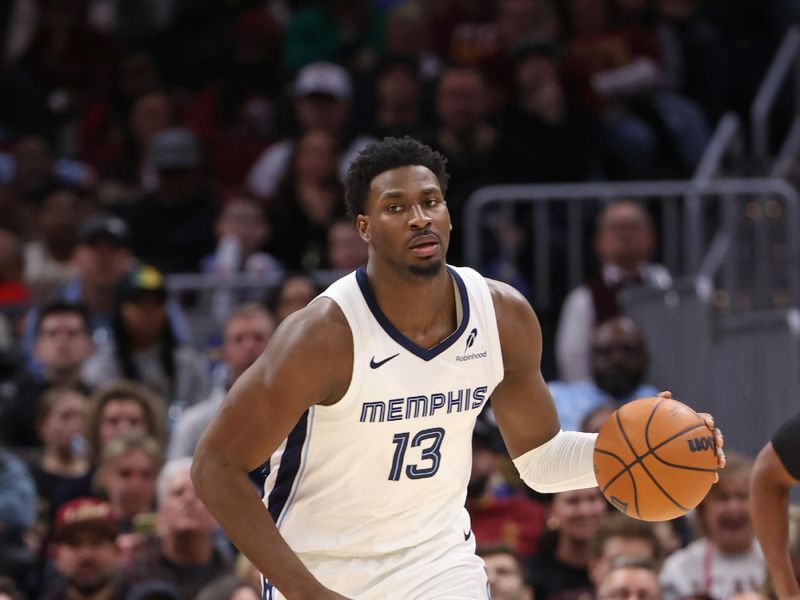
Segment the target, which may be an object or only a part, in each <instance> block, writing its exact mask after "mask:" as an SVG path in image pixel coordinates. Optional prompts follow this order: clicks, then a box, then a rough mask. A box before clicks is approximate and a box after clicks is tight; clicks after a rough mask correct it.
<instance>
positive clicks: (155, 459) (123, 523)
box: [93, 434, 163, 565]
mask: <svg viewBox="0 0 800 600" xmlns="http://www.w3.org/2000/svg"><path fill="white" fill-rule="evenodd" d="M162 463H163V450H162V448H161V445H160V444H159V443H158V442H156V441H155V439H154V438H152V437H150V436H145V435H142V434H125V435H123V436H120V437H117V438H114V439H112V440H111V441H110V442H108V444H106V445H105V447H104V448H103V452H102V453H101V455H100V462H99V465H98V467H97V471H96V474H95V477H94V481H93V483H94V486H95V489H96V490H97V491H98V492H99V493H101V494H102V495H103V497H105V498H106V499H107V500H108V502H109V504H110V505H111V509H112V512H113V514H114V518H115V519H116V520H117V526H118V527H119V531H120V535H119V536H118V537H117V546H118V547H119V549H120V552H121V553H122V559H123V563H124V564H126V565H128V564H131V563H132V562H133V560H134V557H135V556H136V554H137V553H138V552H139V551H140V550H141V549H142V548H144V547H145V545H146V543H147V534H148V533H149V532H151V530H152V528H153V526H154V523H155V519H154V515H153V513H152V511H153V509H154V508H155V498H156V478H157V477H158V472H159V470H160V469H161V465H162Z"/></svg>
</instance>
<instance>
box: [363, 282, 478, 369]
mask: <svg viewBox="0 0 800 600" xmlns="http://www.w3.org/2000/svg"><path fill="white" fill-rule="evenodd" d="M447 271H448V272H449V273H450V275H451V276H452V277H453V279H454V280H455V282H456V286H457V287H458V294H459V296H461V310H462V316H461V322H460V323H459V324H458V328H457V329H456V330H455V331H454V332H453V333H451V334H450V335H448V336H447V337H446V338H445V339H443V340H442V341H441V342H440V343H438V344H436V345H435V346H434V347H433V348H423V347H422V346H419V345H418V344H416V343H414V342H413V341H411V340H410V339H408V338H407V337H406V336H404V335H403V334H402V333H401V332H400V331H399V330H398V329H397V327H395V326H394V325H393V324H392V322H391V321H390V320H389V319H388V317H387V316H386V315H385V314H384V312H383V311H382V310H381V307H380V306H378V301H377V300H376V299H375V294H374V293H373V292H372V287H371V286H370V284H369V278H368V277H367V268H366V267H359V268H358V270H357V271H356V281H358V287H359V288H360V289H361V294H362V295H363V296H364V300H366V301H367V306H369V309H370V311H371V312H372V316H373V317H375V320H376V321H378V324H379V325H380V326H381V328H382V329H383V330H384V331H385V332H386V333H387V335H388V336H389V337H390V338H392V339H393V340H394V341H395V342H397V343H398V344H400V345H401V346H402V347H403V348H405V349H406V350H408V351H409V352H411V353H412V354H414V355H415V356H418V357H419V358H421V359H422V360H425V361H429V360H431V359H434V358H436V357H437V356H439V355H440V354H441V353H442V352H444V351H445V350H447V349H448V348H449V347H450V346H452V345H453V344H455V343H456V340H458V339H459V338H460V337H461V336H462V334H463V333H464V330H466V328H467V325H468V324H469V296H468V295H467V287H466V286H465V285H464V281H463V280H462V279H461V276H460V275H459V274H458V273H456V271H455V270H454V269H451V268H450V267H447Z"/></svg>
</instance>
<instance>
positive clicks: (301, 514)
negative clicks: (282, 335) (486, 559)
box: [262, 267, 503, 558]
mask: <svg viewBox="0 0 800 600" xmlns="http://www.w3.org/2000/svg"><path fill="white" fill-rule="evenodd" d="M448 269H449V272H450V274H451V276H452V278H453V280H454V281H455V283H456V287H457V290H458V298H459V300H460V303H461V319H460V322H459V324H458V327H457V329H456V330H455V331H454V332H453V333H452V334H451V335H450V336H448V337H447V338H446V339H445V340H443V341H442V342H441V343H439V344H437V345H436V346H434V347H433V348H421V347H419V346H418V345H416V344H415V343H414V342H412V341H411V340H410V339H408V338H406V337H405V336H404V335H403V334H402V333H400V332H399V331H398V330H397V329H396V328H395V327H394V326H393V325H392V324H391V322H389V320H388V319H387V318H386V316H385V315H384V314H383V312H381V309H380V308H379V307H378V305H377V303H376V301H375V297H374V295H373V293H372V290H371V288H370V286H369V281H368V278H367V274H366V270H365V269H364V268H361V269H359V270H358V271H356V272H355V273H352V274H350V275H348V276H346V277H344V278H342V279H340V280H339V281H337V282H335V283H334V284H333V285H331V286H330V287H329V288H328V289H327V290H326V291H325V292H324V293H323V294H322V296H326V297H328V298H331V299H333V300H334V301H335V302H336V303H337V304H338V305H339V307H341V310H342V312H343V313H344V315H345V317H346V318H347V322H348V323H349V325H350V329H351V331H352V334H353V373H352V378H351V382H350V387H349V388H348V390H347V392H346V393H345V395H344V397H343V398H342V399H341V400H340V401H339V402H337V403H336V404H335V405H332V406H321V405H317V406H314V407H312V408H310V409H309V410H308V411H306V413H305V414H304V415H303V417H302V418H301V419H300V421H299V422H298V424H297V425H296V426H295V428H294V429H293V430H292V432H291V433H290V434H289V436H288V438H287V439H286V440H285V441H284V443H283V444H282V445H281V447H280V448H279V449H278V450H277V451H276V452H275V453H274V454H273V456H272V457H271V459H270V461H269V464H268V466H267V465H265V467H264V469H263V473H262V474H263V475H266V480H265V482H264V503H265V504H266V505H267V508H268V509H269V511H270V513H271V514H272V517H273V518H274V519H275V522H276V524H277V526H278V528H279V530H280V532H281V534H282V535H283V537H284V538H285V539H286V541H287V542H288V543H289V545H290V546H291V548H292V549H293V550H294V551H295V552H296V553H297V554H298V555H300V556H301V557H303V556H304V555H305V556H307V557H309V556H317V557H323V556H328V557H341V558H346V557H354V558H355V557H359V558H368V557H378V556H381V555H385V554H388V553H393V552H397V551H400V550H403V549H406V548H410V547H412V546H416V545H418V544H420V543H423V542H425V541H427V540H430V539H433V538H435V537H436V536H437V535H440V534H442V532H444V531H445V530H448V531H450V532H452V530H453V524H454V522H455V521H456V520H459V521H460V522H462V523H463V524H464V526H462V527H461V528H463V529H464V536H465V539H466V538H467V537H468V535H469V518H468V516H467V515H466V511H465V509H464V501H465V499H466V490H467V483H468V481H469V476H470V469H471V464H472V461H471V456H472V445H471V441H472V430H473V427H474V425H475V419H476V417H477V416H478V413H480V411H481V410H482V409H483V407H484V404H485V403H486V401H487V400H488V398H489V395H490V394H491V393H492V391H493V390H494V388H495V386H496V385H497V384H498V383H499V382H500V381H501V380H502V378H503V360H502V356H501V352H500V340H499V336H498V332H497V321H496V318H495V311H494V305H493V304H492V299H491V296H490V293H489V287H488V285H487V283H486V281H485V280H484V279H483V277H482V276H481V275H480V274H478V273H477V272H475V271H473V270H472V269H468V268H453V267H448ZM308 377H314V365H313V364H309V365H308ZM448 535H451V533H449V534H448ZM462 543H463V542H462Z"/></svg>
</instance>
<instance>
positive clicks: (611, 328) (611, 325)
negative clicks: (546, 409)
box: [547, 316, 658, 430]
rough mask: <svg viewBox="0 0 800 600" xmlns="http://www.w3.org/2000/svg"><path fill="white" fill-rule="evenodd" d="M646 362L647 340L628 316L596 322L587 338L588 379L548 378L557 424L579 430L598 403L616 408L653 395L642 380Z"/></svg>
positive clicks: (566, 428)
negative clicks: (550, 379) (558, 422)
mask: <svg viewBox="0 0 800 600" xmlns="http://www.w3.org/2000/svg"><path fill="white" fill-rule="evenodd" d="M649 364H650V357H649V353H648V350H647V342H646V340H645V338H644V335H643V334H642V332H641V330H640V329H639V327H638V326H637V325H636V323H634V322H633V321H632V320H631V319H630V318H629V317H622V316H620V317H613V318H611V319H609V320H607V321H605V322H603V323H602V324H601V325H599V326H598V327H597V328H596V329H595V330H594V333H593V334H592V339H591V371H592V379H591V380H590V381H574V382H569V383H567V382H563V381H551V382H550V383H548V384H547V387H548V388H549V389H550V394H551V395H552V396H553V401H554V402H555V404H556V410H557V411H558V418H559V420H560V421H561V427H563V428H564V429H565V430H580V428H581V424H582V423H583V421H584V419H585V417H586V416H587V415H589V414H590V413H591V412H593V411H595V410H597V409H598V408H600V407H601V406H608V407H610V408H612V409H613V410H616V409H617V408H619V406H621V405H622V404H624V403H625V402H629V401H630V400H635V399H636V398H646V397H650V396H655V395H656V394H657V393H658V390H657V389H656V388H655V387H653V386H652V385H649V384H647V383H645V382H644V376H645V374H646V373H647V368H648V366H649Z"/></svg>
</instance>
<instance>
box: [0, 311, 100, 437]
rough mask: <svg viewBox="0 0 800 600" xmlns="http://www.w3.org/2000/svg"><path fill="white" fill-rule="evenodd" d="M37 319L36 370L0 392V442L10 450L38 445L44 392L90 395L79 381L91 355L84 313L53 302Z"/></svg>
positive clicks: (90, 343)
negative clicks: (66, 389) (73, 390)
mask: <svg viewBox="0 0 800 600" xmlns="http://www.w3.org/2000/svg"><path fill="white" fill-rule="evenodd" d="M28 318H33V317H32V316H29V317H28ZM36 318H37V319H38V322H37V323H36V324H35V326H34V330H35V331H36V342H35V346H34V356H35V357H36V360H37V361H38V363H39V367H37V368H33V367H28V368H27V369H26V370H25V371H23V372H22V373H21V374H20V375H19V377H17V378H16V379H15V380H14V381H12V382H10V383H9V384H8V385H5V386H3V387H2V388H0V439H2V441H3V443H5V444H8V445H10V446H29V447H32V446H38V445H39V444H40V440H39V436H38V433H37V431H36V406H37V402H38V401H39V398H40V396H41V395H42V393H43V392H45V391H46V390H47V389H49V388H51V387H53V386H73V387H78V388H80V389H81V390H82V391H83V392H84V393H88V392H89V387H88V385H86V384H85V383H84V382H83V380H82V377H81V368H82V365H83V364H84V363H85V361H86V360H87V359H88V358H89V357H90V356H91V355H92V354H93V353H94V344H93V343H92V339H91V337H90V331H89V318H88V314H87V312H86V309H85V308H84V307H83V306H82V305H80V304H71V303H69V302H63V301H60V300H56V301H54V302H51V303H49V304H46V305H44V306H43V307H42V308H41V310H40V311H38V314H37V316H36Z"/></svg>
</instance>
